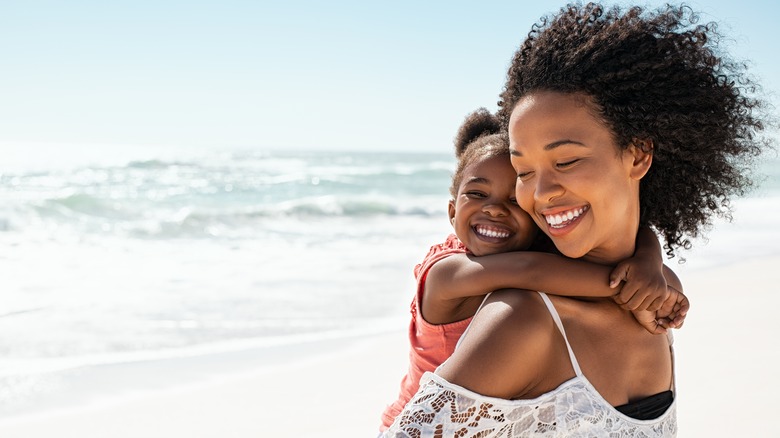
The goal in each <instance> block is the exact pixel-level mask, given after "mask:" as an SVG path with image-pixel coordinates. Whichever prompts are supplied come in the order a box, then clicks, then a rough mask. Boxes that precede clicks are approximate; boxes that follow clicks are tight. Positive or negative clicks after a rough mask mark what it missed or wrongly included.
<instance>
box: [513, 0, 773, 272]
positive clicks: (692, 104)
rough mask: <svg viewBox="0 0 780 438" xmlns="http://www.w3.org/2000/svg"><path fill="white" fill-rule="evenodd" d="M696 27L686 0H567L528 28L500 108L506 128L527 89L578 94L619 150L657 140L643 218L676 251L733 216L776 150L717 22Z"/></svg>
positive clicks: (643, 189) (759, 104)
mask: <svg viewBox="0 0 780 438" xmlns="http://www.w3.org/2000/svg"><path fill="white" fill-rule="evenodd" d="M697 22H698V17H697V15H696V14H694V13H693V12H692V11H691V10H690V8H688V7H686V6H679V7H677V6H671V5H667V6H666V7H665V8H662V9H659V10H656V11H646V10H644V9H642V8H640V7H632V8H630V9H627V10H625V11H623V10H621V9H620V8H619V7H612V8H609V9H605V8H604V7H602V6H600V5H598V4H593V3H589V4H587V5H585V6H581V5H569V6H567V7H565V8H563V9H561V11H560V12H559V13H558V14H557V15H554V16H551V17H546V18H543V19H542V20H541V22H540V23H538V24H536V25H534V26H533V27H532V29H531V31H530V32H529V34H528V37H527V39H526V40H525V42H524V43H523V45H522V46H521V47H520V48H519V49H518V51H517V52H516V53H515V56H514V58H513V60H512V64H511V66H510V68H509V72H508V75H507V82H506V85H505V86H504V90H503V92H502V93H501V97H500V101H499V103H498V104H499V114H498V116H499V118H500V119H501V121H502V124H503V125H504V126H506V125H507V123H508V121H509V117H510V115H511V113H512V110H513V109H514V107H515V105H516V104H517V102H518V101H519V100H520V99H521V98H522V97H523V96H525V95H527V94H529V93H532V92H534V91H542V90H544V91H556V92H563V93H583V94H586V95H588V96H589V97H590V98H591V99H592V102H593V104H594V105H593V107H594V108H593V110H594V112H595V113H596V114H595V115H596V116H597V117H599V118H600V119H601V120H602V121H603V123H605V125H606V126H607V127H609V128H610V129H611V130H612V131H613V133H614V137H615V141H616V143H617V144H618V145H619V146H620V147H622V148H626V147H628V146H629V145H630V144H632V143H633V144H637V145H650V146H651V147H652V148H653V165H652V166H651V169H650V171H649V172H648V173H647V175H646V176H645V177H644V178H643V179H642V181H641V185H640V209H641V218H640V225H642V226H651V227H653V228H654V229H655V230H657V231H658V232H659V233H660V234H662V235H663V237H664V240H665V241H666V243H665V245H664V247H665V248H666V252H667V254H668V255H669V256H670V257H671V256H673V255H674V252H675V249H677V248H679V247H683V248H686V249H687V248H690V246H691V243H690V240H689V238H693V237H696V236H698V235H699V234H700V233H701V231H702V230H703V229H706V228H708V227H709V226H711V224H712V222H711V221H712V219H713V217H714V216H721V217H727V218H729V219H730V213H731V206H730V203H729V200H730V198H731V197H732V196H733V195H743V194H744V193H745V192H746V190H747V189H748V188H750V186H751V179H750V176H749V174H748V173H747V171H748V170H749V168H750V165H751V164H752V163H753V161H754V160H753V159H754V158H755V157H757V156H758V155H759V154H760V153H761V151H762V149H763V148H764V147H765V146H767V145H769V140H767V139H766V137H765V136H763V135H762V133H763V131H764V127H765V123H767V122H766V121H767V118H766V116H765V114H766V112H765V111H764V110H765V108H766V105H765V103H764V102H763V101H762V100H761V99H760V98H758V97H757V95H758V92H759V90H758V85H757V84H756V83H755V82H754V81H753V80H752V79H751V78H750V77H748V76H747V74H746V72H745V70H746V69H745V65H744V64H742V63H736V62H733V61H731V60H730V59H729V58H728V57H726V55H725V54H724V53H721V52H720V51H719V48H718V43H719V39H720V35H719V33H718V31H717V27H716V25H715V24H712V23H710V24H704V25H698V24H697Z"/></svg>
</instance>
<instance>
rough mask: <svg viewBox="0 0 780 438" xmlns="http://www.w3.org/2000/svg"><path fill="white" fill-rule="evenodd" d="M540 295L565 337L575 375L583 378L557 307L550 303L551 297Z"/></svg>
mask: <svg viewBox="0 0 780 438" xmlns="http://www.w3.org/2000/svg"><path fill="white" fill-rule="evenodd" d="M539 295H540V296H541V297H542V300H544V304H545V305H546V306H547V310H549V311H550V315H552V318H553V321H555V325H557V326H558V330H560V331H561V335H563V341H564V342H566V349H567V350H569V360H571V366H572V368H574V373H575V374H576V375H578V376H582V370H581V369H580V364H579V362H577V357H576V356H574V351H572V349H571V344H569V338H567V337H566V330H564V329H563V323H562V322H561V317H560V316H559V315H558V311H557V310H555V306H553V303H552V301H550V297H548V296H547V294H546V293H544V292H539Z"/></svg>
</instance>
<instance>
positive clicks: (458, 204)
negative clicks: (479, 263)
mask: <svg viewBox="0 0 780 438" xmlns="http://www.w3.org/2000/svg"><path fill="white" fill-rule="evenodd" d="M449 215H450V222H451V223H452V226H453V228H454V229H455V234H456V235H457V236H458V239H460V241H461V242H463V244H464V245H466V248H468V249H469V250H470V251H471V252H472V253H473V254H474V255H477V256H482V255H488V254H496V253H500V252H507V251H517V250H523V249H527V248H528V247H529V246H530V245H531V242H532V241H533V239H534V237H535V236H536V233H537V231H538V229H537V227H536V226H535V225H534V222H533V220H531V218H530V216H528V214H527V213H526V212H524V211H523V210H522V209H521V208H520V207H519V206H518V205H517V200H516V199H515V171H514V169H512V165H511V163H510V161H509V159H508V158H507V157H506V156H499V157H493V158H487V159H483V160H480V161H478V162H476V163H472V164H470V165H468V166H466V168H465V169H464V170H463V179H462V180H461V183H460V186H459V187H458V195H457V197H456V198H455V199H454V200H452V201H450V205H449Z"/></svg>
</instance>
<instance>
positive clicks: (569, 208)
mask: <svg viewBox="0 0 780 438" xmlns="http://www.w3.org/2000/svg"><path fill="white" fill-rule="evenodd" d="M592 108H593V103H592V101H591V100H590V98H588V97H587V96H585V95H581V94H564V93H557V92H549V91H540V92H534V93H531V94H529V95H527V96H525V97H523V98H522V99H521V100H520V101H519V102H518V103H517V105H516V106H515V108H514V110H513V111H512V116H511V118H510V121H509V136H510V150H511V162H512V167H514V169H515V171H516V173H517V187H516V188H517V199H518V202H519V204H520V206H521V207H523V209H524V210H525V211H527V212H529V214H530V215H531V217H533V219H534V221H535V222H536V224H537V225H539V228H541V229H542V231H544V232H545V233H546V234H547V235H548V236H550V238H551V239H552V241H553V243H555V246H556V247H557V248H558V250H559V251H561V253H563V254H564V255H566V256H568V257H572V258H580V257H584V258H585V259H587V260H591V261H594V262H600V263H615V262H617V261H619V260H623V259H625V258H627V257H629V256H631V255H632V254H633V252H634V243H635V239H636V233H637V230H638V227H639V180H640V179H641V178H642V177H643V176H644V175H645V173H646V172H647V170H648V169H649V168H650V164H651V161H652V155H651V153H646V152H643V151H642V150H641V149H640V148H637V147H634V146H630V147H629V148H627V149H621V148H619V147H618V145H617V144H616V143H615V140H614V136H613V133H612V131H611V130H610V129H609V128H607V127H606V126H605V125H604V123H603V122H602V121H601V120H599V119H597V118H596V117H594V116H593V115H592Z"/></svg>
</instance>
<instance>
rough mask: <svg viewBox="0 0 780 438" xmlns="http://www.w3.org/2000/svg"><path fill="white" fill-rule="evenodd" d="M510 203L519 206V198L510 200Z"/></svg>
mask: <svg viewBox="0 0 780 438" xmlns="http://www.w3.org/2000/svg"><path fill="white" fill-rule="evenodd" d="M509 202H511V203H512V205H518V204H517V198H509Z"/></svg>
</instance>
